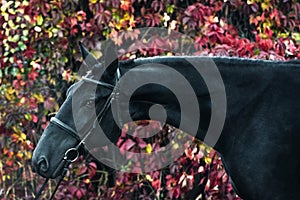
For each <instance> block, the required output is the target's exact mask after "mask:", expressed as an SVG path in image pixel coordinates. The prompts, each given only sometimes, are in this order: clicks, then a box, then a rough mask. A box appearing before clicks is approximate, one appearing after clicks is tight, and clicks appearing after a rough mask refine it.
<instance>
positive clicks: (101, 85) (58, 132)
mask: <svg viewBox="0 0 300 200" xmlns="http://www.w3.org/2000/svg"><path fill="white" fill-rule="evenodd" d="M79 45H80V49H81V53H82V57H83V59H84V64H85V66H86V67H87V68H88V69H89V70H88V72H87V74H86V75H85V76H84V77H82V79H81V80H80V81H78V82H76V83H74V84H73V85H72V86H71V87H70V88H69V89H68V91H67V98H66V100H65V101H64V103H63V104H62V106H61V107H60V109H59V111H58V112H57V114H56V115H55V117H53V118H52V119H51V121H50V123H49V125H48V126H47V128H46V129H45V130H44V132H43V134H42V136H41V138H40V140H39V142H38V144H37V146H36V148H35V150H34V152H33V157H32V165H33V169H34V171H36V172H37V173H38V174H39V175H41V176H43V177H45V178H56V177H57V176H59V175H60V174H61V173H62V170H63V165H62V160H63V159H64V157H65V156H66V152H68V153H69V152H70V151H68V150H70V149H73V148H75V147H76V152H73V154H74V155H72V157H73V158H72V159H74V160H75V159H76V158H77V157H78V154H79V153H81V152H83V151H82V149H84V148H83V146H84V143H83V139H84V142H87V141H88V142H89V144H91V145H92V146H93V145H94V146H95V147H102V146H105V144H106V143H107V141H105V140H103V139H102V138H101V137H99V136H98V135H97V129H95V128H94V127H95V125H96V124H100V126H101V128H102V129H103V130H104V132H105V133H109V134H108V135H107V138H108V139H109V140H110V141H111V142H112V143H116V141H117V139H118V136H119V131H120V129H119V128H118V126H116V124H115V123H113V116H112V112H111V109H110V102H111V101H110V98H111V97H112V93H113V91H114V86H115V84H116V81H117V76H118V75H117V69H118V61H117V59H115V60H112V58H111V56H106V58H104V60H102V61H101V60H100V61H98V60H97V59H95V58H94V57H93V55H92V54H91V53H90V52H88V50H87V49H86V48H85V47H84V46H83V45H82V44H81V43H80V44H79ZM106 50H107V51H106V53H107V52H108V51H109V53H110V54H109V55H111V52H113V51H111V48H107V49H106ZM107 63H108V64H107ZM106 64H107V65H108V67H105V65H106ZM100 76H101V77H100ZM77 147H78V148H77ZM77 150H78V151H79V153H78V152H77Z"/></svg>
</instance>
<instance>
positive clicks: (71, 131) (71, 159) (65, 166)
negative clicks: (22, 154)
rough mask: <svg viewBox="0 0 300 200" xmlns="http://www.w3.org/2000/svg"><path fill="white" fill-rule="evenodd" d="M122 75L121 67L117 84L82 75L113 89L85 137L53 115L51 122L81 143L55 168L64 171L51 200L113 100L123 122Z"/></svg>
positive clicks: (47, 179)
mask: <svg viewBox="0 0 300 200" xmlns="http://www.w3.org/2000/svg"><path fill="white" fill-rule="evenodd" d="M120 77H121V73H120V69H119V68H118V69H117V79H116V85H115V86H114V85H111V84H109V83H105V82H102V81H97V80H94V79H90V78H87V77H82V80H83V81H85V82H90V83H94V84H97V85H101V86H104V87H106V88H109V89H111V90H112V92H111V94H110V96H109V97H108V99H107V100H106V102H105V104H104V106H103V108H102V110H101V111H100V112H99V114H98V115H97V117H96V119H95V120H94V122H93V126H92V127H91V128H90V129H89V131H88V132H87V133H86V135H85V136H84V137H83V139H81V138H80V137H79V135H78V132H77V131H76V130H74V129H73V128H72V127H70V126H69V125H67V124H66V123H64V122H62V121H61V120H60V119H58V118H56V117H52V118H51V119H50V123H52V124H54V125H56V126H59V127H60V128H62V129H63V130H64V131H66V132H67V133H68V134H69V135H70V136H72V137H73V138H75V139H76V140H77V141H78V142H79V143H78V144H77V145H76V147H72V148H70V149H68V150H67V151H66V152H65V155H64V158H63V159H62V161H61V163H60V164H59V165H58V166H57V168H56V169H55V171H54V173H55V172H56V171H57V170H60V167H61V166H63V171H62V173H61V175H60V178H59V180H58V182H57V184H56V186H55V189H54V190H53V192H52V194H51V197H50V200H51V199H53V197H54V195H55V193H56V191H57V189H58V187H59V185H60V183H61V181H62V180H63V179H64V177H65V175H66V173H67V171H68V168H69V165H70V164H71V163H73V162H75V161H76V160H77V159H78V157H79V148H80V147H81V146H84V143H85V141H86V139H87V138H88V137H89V135H90V134H91V133H92V132H93V130H94V129H95V128H96V125H97V123H98V120H99V123H100V122H101V120H102V118H103V116H104V114H106V112H107V111H108V109H109V107H110V106H111V104H112V102H113V101H115V103H116V104H117V117H118V120H119V123H120V124H122V119H121V117H120V113H119V104H118V96H119V87H118V81H119V79H120ZM49 179H50V178H46V179H45V181H44V183H43V185H42V186H41V188H40V189H39V191H38V192H37V194H36V195H35V198H34V200H38V199H39V197H40V196H41V194H42V192H43V190H44V189H45V187H46V185H47V182H48V181H49Z"/></svg>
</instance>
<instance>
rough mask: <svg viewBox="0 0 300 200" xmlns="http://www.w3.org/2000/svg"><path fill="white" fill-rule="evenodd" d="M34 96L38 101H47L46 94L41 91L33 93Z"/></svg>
mask: <svg viewBox="0 0 300 200" xmlns="http://www.w3.org/2000/svg"><path fill="white" fill-rule="evenodd" d="M33 97H34V98H35V99H36V100H37V101H38V103H43V102H44V101H45V99H44V96H43V95H42V94H41V93H38V94H37V93H35V94H33Z"/></svg>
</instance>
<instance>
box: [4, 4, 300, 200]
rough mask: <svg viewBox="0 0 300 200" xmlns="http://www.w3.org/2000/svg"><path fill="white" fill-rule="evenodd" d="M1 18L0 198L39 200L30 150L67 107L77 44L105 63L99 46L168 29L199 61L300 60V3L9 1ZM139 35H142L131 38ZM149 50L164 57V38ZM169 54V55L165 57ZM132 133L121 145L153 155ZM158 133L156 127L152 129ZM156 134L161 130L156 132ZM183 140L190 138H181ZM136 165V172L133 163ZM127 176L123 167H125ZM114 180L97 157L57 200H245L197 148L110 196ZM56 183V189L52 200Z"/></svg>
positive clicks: (120, 178) (79, 168)
mask: <svg viewBox="0 0 300 200" xmlns="http://www.w3.org/2000/svg"><path fill="white" fill-rule="evenodd" d="M0 6H1V15H0V25H1V27H0V46H1V47H0V93H1V96H0V157H1V160H0V197H1V199H3V200H4V199H32V197H33V196H34V193H35V191H36V190H37V188H39V187H40V185H41V182H42V181H43V178H41V177H38V176H37V175H36V174H33V173H32V171H31V166H30V160H31V155H32V151H33V149H34V147H35V145H36V144H37V141H38V139H39V137H40V136H41V133H42V132H43V129H44V128H45V127H46V125H47V124H48V121H49V119H50V117H51V116H52V115H53V114H54V113H55V112H56V111H57V110H58V108H59V105H61V103H62V102H63V101H64V98H65V92H66V89H67V88H68V87H69V86H70V84H72V83H73V82H74V81H75V79H76V72H77V70H78V68H79V66H80V63H81V62H82V58H81V57H80V52H79V49H78V47H77V41H82V42H83V43H84V44H85V45H86V46H87V47H88V48H89V49H92V50H93V53H94V55H96V56H100V55H101V53H100V51H101V49H100V42H101V41H103V40H105V39H107V38H110V39H112V40H113V41H114V42H115V43H116V44H117V45H119V46H120V45H121V44H122V43H123V42H124V41H126V40H127V39H128V38H129V37H131V38H130V39H131V40H134V39H135V35H134V34H133V35H126V34H124V32H122V31H126V30H132V29H133V30H134V29H135V28H141V27H164V28H166V29H170V30H174V31H179V32H181V33H183V34H186V35H188V36H189V37H191V38H193V39H194V41H195V42H194V45H195V48H196V50H197V52H196V54H197V55H209V56H213V55H218V56H238V57H249V58H260V59H272V60H287V59H296V58H300V45H299V44H300V32H299V31H300V23H299V16H300V3H299V2H298V1H297V0H285V1H279V0H248V1H242V0H226V1H222V0H202V1H196V0H195V1H193V0H190V1H183V0H167V1H158V0H154V1H148V0H112V1H97V0H89V1H88V0H80V1H65V0H58V1H45V0H24V1H5V0H4V1H2V2H1V4H0ZM134 33H135V34H139V33H138V32H134ZM149 44H150V45H152V47H153V48H152V50H149V51H143V50H142V49H141V50H140V51H138V52H132V54H128V55H127V54H126V55H125V57H124V59H126V58H129V57H132V55H136V56H138V57H140V56H155V55H166V52H162V51H160V50H159V49H160V47H161V45H164V43H163V42H162V40H161V38H159V37H157V36H153V38H149ZM168 55H169V54H168ZM143 123H148V122H141V123H138V124H127V125H125V127H124V129H123V134H122V136H121V137H120V139H119V142H118V145H119V146H120V148H125V149H126V150H137V149H136V148H137V147H138V150H139V151H146V152H151V151H152V150H153V149H154V148H156V147H155V146H159V145H160V144H159V141H160V140H159V137H162V136H163V135H165V134H169V133H170V132H176V133H180V131H179V130H176V129H174V128H172V127H168V126H166V127H162V130H161V131H160V134H159V135H158V136H157V138H156V140H155V139H154V141H152V142H149V141H141V140H131V139H130V140H129V139H128V138H127V137H126V134H125V133H126V131H134V130H137V129H138V128H139V127H140V126H143ZM154 124H155V123H154ZM153 126H155V127H157V126H159V124H155V125H153ZM180 134H184V133H180ZM128 165H130V163H128ZM124 168H125V169H126V166H124ZM107 177H108V172H107V171H106V170H104V169H103V170H102V168H101V164H99V163H97V162H95V161H94V160H93V159H92V158H91V157H89V156H88V157H87V158H85V159H84V158H81V159H80V160H79V161H78V162H76V163H75V164H73V165H72V166H71V169H70V171H69V173H68V174H67V177H66V178H65V180H64V182H63V183H62V185H61V186H60V190H59V192H58V193H57V195H56V199H155V198H157V199H186V198H189V197H191V196H189V195H193V196H192V197H193V198H196V197H198V198H199V199H208V198H209V199H239V198H238V197H237V196H236V195H235V193H234V191H233V188H232V186H231V185H230V183H229V178H228V176H227V175H226V173H225V172H224V168H223V166H222V164H221V159H220V157H219V156H218V155H217V154H216V152H215V151H213V150H212V149H209V148H207V147H206V146H205V145H204V144H202V143H201V142H199V141H193V143H192V144H191V145H190V146H187V149H186V151H185V154H184V155H182V156H181V157H180V158H179V159H178V160H177V161H175V162H174V163H173V164H172V165H170V166H169V167H167V168H165V169H162V170H160V171H154V172H152V173H147V174H129V173H121V172H118V173H117V175H116V185H115V186H114V187H111V188H108V186H107V184H106V183H107V182H108V179H107ZM54 185H55V181H52V183H51V184H49V185H48V186H47V187H48V190H46V192H45V193H44V198H47V197H49V192H50V191H51V190H53V187H54Z"/></svg>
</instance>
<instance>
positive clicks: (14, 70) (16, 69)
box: [10, 67, 19, 76]
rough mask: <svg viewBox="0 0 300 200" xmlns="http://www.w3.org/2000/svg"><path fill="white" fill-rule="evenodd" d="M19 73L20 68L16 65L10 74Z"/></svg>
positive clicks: (15, 74)
mask: <svg viewBox="0 0 300 200" xmlns="http://www.w3.org/2000/svg"><path fill="white" fill-rule="evenodd" d="M18 73H19V69H18V68H16V67H13V68H12V69H11V71H10V74H11V75H13V76H17V74H18Z"/></svg>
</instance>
